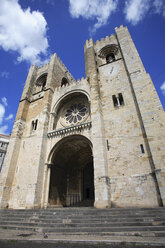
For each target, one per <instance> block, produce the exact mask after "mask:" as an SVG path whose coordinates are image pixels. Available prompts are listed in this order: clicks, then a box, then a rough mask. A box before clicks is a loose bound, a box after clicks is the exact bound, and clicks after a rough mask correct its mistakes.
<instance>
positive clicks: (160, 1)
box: [153, 0, 165, 17]
mask: <svg viewBox="0 0 165 248" xmlns="http://www.w3.org/2000/svg"><path fill="white" fill-rule="evenodd" d="M153 6H154V7H155V13H157V14H160V15H162V16H163V17H165V1H164V0H154V2H153Z"/></svg>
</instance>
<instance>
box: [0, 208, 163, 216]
mask: <svg viewBox="0 0 165 248" xmlns="http://www.w3.org/2000/svg"><path fill="white" fill-rule="evenodd" d="M0 212H1V213H8V212H9V213H10V212H12V213H17V214H20V213H23V212H26V213H44V214H49V213H52V212H59V213H60V212H61V213H66V212H69V213H72V212H73V213H75V212H76V213H77V212H80V213H82V212H84V213H87V214H89V213H90V214H92V213H93V214H95V213H101V212H103V213H113V214H115V213H116V214H118V213H129V212H132V213H144V212H149V213H154V212H155V213H158V212H165V209H164V208H108V209H95V208H92V207H91V208H90V207H88V208H47V209H17V210H11V209H1V210H0Z"/></svg>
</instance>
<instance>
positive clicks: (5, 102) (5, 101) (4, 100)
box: [1, 97, 8, 106]
mask: <svg viewBox="0 0 165 248" xmlns="http://www.w3.org/2000/svg"><path fill="white" fill-rule="evenodd" d="M1 100H2V102H3V104H4V105H5V106H7V105H8V103H7V98H6V97H2V98H1Z"/></svg>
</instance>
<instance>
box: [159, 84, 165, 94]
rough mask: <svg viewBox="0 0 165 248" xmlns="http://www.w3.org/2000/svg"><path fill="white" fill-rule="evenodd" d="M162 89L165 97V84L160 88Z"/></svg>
mask: <svg viewBox="0 0 165 248" xmlns="http://www.w3.org/2000/svg"><path fill="white" fill-rule="evenodd" d="M160 89H161V91H162V93H163V95H165V82H164V83H163V84H162V85H161V86H160Z"/></svg>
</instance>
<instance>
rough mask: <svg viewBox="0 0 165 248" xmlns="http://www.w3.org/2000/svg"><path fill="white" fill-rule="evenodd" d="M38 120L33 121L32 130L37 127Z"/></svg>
mask: <svg viewBox="0 0 165 248" xmlns="http://www.w3.org/2000/svg"><path fill="white" fill-rule="evenodd" d="M37 124H38V120H35V121H32V131H35V130H36V129H37Z"/></svg>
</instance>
